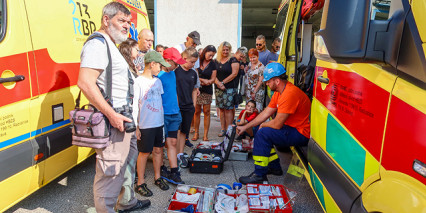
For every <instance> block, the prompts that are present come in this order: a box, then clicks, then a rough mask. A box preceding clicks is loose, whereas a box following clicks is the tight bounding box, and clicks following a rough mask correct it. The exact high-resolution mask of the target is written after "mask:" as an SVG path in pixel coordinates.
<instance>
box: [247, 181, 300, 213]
mask: <svg viewBox="0 0 426 213" xmlns="http://www.w3.org/2000/svg"><path fill="white" fill-rule="evenodd" d="M247 197H248V204H249V205H248V209H249V211H250V212H274V213H290V212H293V204H294V198H295V197H296V192H295V191H292V190H290V189H288V188H286V187H284V186H283V185H275V184H247Z"/></svg>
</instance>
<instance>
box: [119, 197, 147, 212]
mask: <svg viewBox="0 0 426 213" xmlns="http://www.w3.org/2000/svg"><path fill="white" fill-rule="evenodd" d="M150 205H151V201H149V200H138V202H136V205H134V206H133V207H131V208H128V209H124V210H118V213H127V212H133V211H138V210H143V209H146V208H147V207H148V206H150Z"/></svg>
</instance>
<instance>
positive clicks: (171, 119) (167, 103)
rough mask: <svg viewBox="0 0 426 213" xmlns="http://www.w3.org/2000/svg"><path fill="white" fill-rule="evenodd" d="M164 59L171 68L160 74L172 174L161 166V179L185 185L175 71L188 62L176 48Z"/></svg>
mask: <svg viewBox="0 0 426 213" xmlns="http://www.w3.org/2000/svg"><path fill="white" fill-rule="evenodd" d="M163 57H164V59H165V60H166V62H167V63H169V64H170V65H171V66H170V67H163V70H162V71H161V72H160V73H159V74H158V78H160V80H161V83H163V90H164V93H163V94H162V95H161V97H162V99H163V109H164V134H165V137H166V144H167V157H168V159H169V164H170V172H169V171H168V170H167V167H165V166H164V165H163V166H161V177H162V178H164V179H166V180H167V181H168V182H170V183H173V184H184V182H183V181H182V179H181V177H180V173H179V170H178V165H177V135H178V130H179V125H180V123H181V121H182V117H181V114H180V109H179V105H178V97H177V90H176V74H175V71H174V69H176V67H177V66H178V64H179V65H181V64H185V63H186V61H185V60H183V59H182V57H181V55H180V54H179V51H178V50H177V49H176V48H173V47H172V48H167V49H166V50H165V51H164V52H163Z"/></svg>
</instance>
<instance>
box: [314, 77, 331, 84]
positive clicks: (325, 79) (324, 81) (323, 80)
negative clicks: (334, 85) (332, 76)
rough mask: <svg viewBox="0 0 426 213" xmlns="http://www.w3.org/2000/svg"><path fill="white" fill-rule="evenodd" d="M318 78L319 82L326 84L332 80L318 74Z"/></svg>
mask: <svg viewBox="0 0 426 213" xmlns="http://www.w3.org/2000/svg"><path fill="white" fill-rule="evenodd" d="M317 79H318V81H319V82H321V83H324V84H328V83H330V80H328V78H324V77H322V76H318V78H317Z"/></svg>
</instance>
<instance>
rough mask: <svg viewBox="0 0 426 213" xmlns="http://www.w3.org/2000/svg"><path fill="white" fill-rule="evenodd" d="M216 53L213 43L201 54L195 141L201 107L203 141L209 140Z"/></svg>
mask: <svg viewBox="0 0 426 213" xmlns="http://www.w3.org/2000/svg"><path fill="white" fill-rule="evenodd" d="M215 54H216V48H215V47H214V46H213V45H208V46H207V47H205V48H204V50H203V52H202V53H201V55H200V67H199V68H197V72H198V76H199V78H200V83H201V88H200V95H199V96H198V97H197V105H196V106H195V115H194V129H195V132H194V137H193V138H192V140H193V141H195V140H198V131H199V128H200V115H201V107H203V113H204V136H203V141H208V140H209V138H208V134H209V128H210V105H211V103H212V95H213V85H212V84H213V83H214V81H215V80H216V63H215V62H214V60H213V56H214V55H215Z"/></svg>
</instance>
